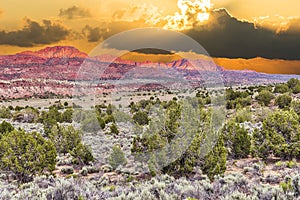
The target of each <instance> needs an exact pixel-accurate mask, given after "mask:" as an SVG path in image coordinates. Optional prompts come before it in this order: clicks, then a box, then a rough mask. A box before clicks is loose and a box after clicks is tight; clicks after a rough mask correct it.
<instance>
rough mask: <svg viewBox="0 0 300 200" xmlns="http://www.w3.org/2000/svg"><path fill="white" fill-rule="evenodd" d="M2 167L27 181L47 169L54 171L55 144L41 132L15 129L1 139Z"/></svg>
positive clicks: (23, 181) (0, 155) (0, 164)
mask: <svg viewBox="0 0 300 200" xmlns="http://www.w3.org/2000/svg"><path fill="white" fill-rule="evenodd" d="M0 159H1V162H0V169H1V170H2V171H6V172H9V173H13V174H14V175H15V176H16V177H17V179H18V181H19V182H21V183H25V182H29V181H31V180H32V179H33V176H34V175H36V174H42V173H43V172H44V171H45V170H47V171H49V172H52V171H53V170H54V169H55V164H56V150H55V146H54V145H53V143H52V142H51V141H50V140H46V139H44V138H43V137H42V136H41V135H40V134H39V133H36V132H33V133H25V132H24V131H22V130H14V131H12V132H10V133H8V134H5V135H3V137H2V138H1V140H0Z"/></svg>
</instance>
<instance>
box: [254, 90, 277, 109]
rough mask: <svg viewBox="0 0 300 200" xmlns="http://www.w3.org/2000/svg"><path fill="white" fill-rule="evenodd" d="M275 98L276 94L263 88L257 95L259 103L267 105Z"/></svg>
mask: <svg viewBox="0 0 300 200" xmlns="http://www.w3.org/2000/svg"><path fill="white" fill-rule="evenodd" d="M273 98H274V95H273V94H272V93H271V92H270V91H268V90H262V91H261V92H259V93H258V96H256V98H255V99H256V100H257V101H258V103H259V104H261V105H264V106H267V105H269V104H270V102H271V100H272V99H273Z"/></svg>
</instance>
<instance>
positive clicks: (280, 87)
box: [274, 84, 290, 94]
mask: <svg viewBox="0 0 300 200" xmlns="http://www.w3.org/2000/svg"><path fill="white" fill-rule="evenodd" d="M289 90H290V89H289V87H288V85H287V84H277V85H275V89H274V93H281V94H283V93H286V92H289Z"/></svg>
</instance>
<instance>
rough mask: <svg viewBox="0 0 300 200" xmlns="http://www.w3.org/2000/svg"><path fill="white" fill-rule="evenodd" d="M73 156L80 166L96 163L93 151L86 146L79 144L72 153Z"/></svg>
mask: <svg viewBox="0 0 300 200" xmlns="http://www.w3.org/2000/svg"><path fill="white" fill-rule="evenodd" d="M71 155H72V156H73V157H75V158H76V159H77V160H78V161H79V164H81V165H82V164H86V165H87V164H89V162H92V161H94V157H93V154H92V150H91V149H90V148H89V147H88V146H86V145H85V144H82V143H79V144H78V145H77V146H76V147H75V148H74V149H73V150H72V151H71Z"/></svg>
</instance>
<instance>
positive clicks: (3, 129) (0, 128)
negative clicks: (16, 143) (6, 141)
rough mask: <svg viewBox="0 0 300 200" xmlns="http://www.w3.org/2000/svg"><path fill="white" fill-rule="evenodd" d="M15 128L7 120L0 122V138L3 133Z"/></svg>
mask: <svg viewBox="0 0 300 200" xmlns="http://www.w3.org/2000/svg"><path fill="white" fill-rule="evenodd" d="M14 129H15V128H14V127H13V126H12V125H11V124H10V123H8V122H6V121H3V122H2V123H1V124H0V138H1V137H2V135H3V134H5V133H9V132H11V131H13V130H14Z"/></svg>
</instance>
